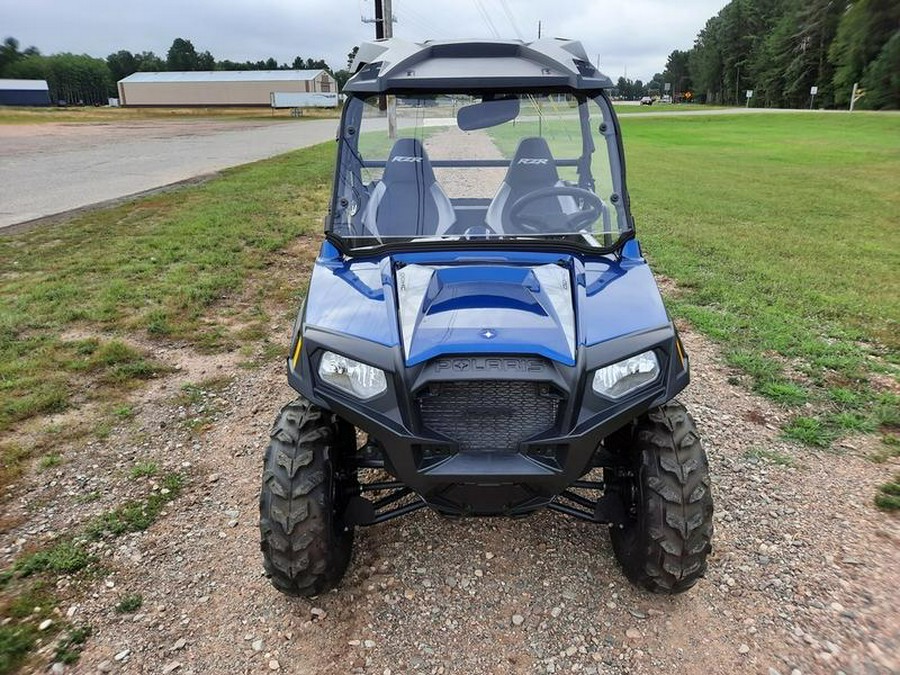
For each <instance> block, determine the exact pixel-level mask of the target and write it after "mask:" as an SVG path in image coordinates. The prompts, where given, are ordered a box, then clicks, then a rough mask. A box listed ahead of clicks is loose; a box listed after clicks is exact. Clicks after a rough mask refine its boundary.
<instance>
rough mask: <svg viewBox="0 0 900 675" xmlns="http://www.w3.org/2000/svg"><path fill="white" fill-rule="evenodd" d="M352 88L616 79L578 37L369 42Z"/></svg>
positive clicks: (531, 85) (510, 86) (462, 88)
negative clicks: (599, 67)
mask: <svg viewBox="0 0 900 675" xmlns="http://www.w3.org/2000/svg"><path fill="white" fill-rule="evenodd" d="M353 65H354V71H355V73H356V74H355V75H354V76H353V77H351V78H350V80H349V81H348V82H347V84H345V85H344V89H343V91H344V92H347V93H388V92H394V93H401V92H413V91H435V92H468V91H477V90H487V91H504V90H509V91H513V90H538V91H544V90H547V91H562V90H571V89H575V90H598V89H606V88H610V87H612V86H613V83H612V80H610V79H609V78H608V77H607V76H606V75H604V74H603V73H601V72H600V71H599V70H597V69H596V68H594V66H593V65H592V64H591V63H590V61H589V60H588V57H587V54H586V53H585V51H584V47H582V46H581V43H580V42H577V41H574V40H563V39H560V38H548V39H543V40H535V41H534V42H523V41H521V40H484V39H477V40H442V41H428V42H423V43H414V42H407V41H405V40H400V39H398V38H390V39H387V40H377V41H375V42H364V43H363V44H362V45H360V48H359V52H358V53H357V55H356V61H355V62H354V64H353Z"/></svg>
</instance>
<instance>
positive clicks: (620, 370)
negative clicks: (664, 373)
mask: <svg viewBox="0 0 900 675" xmlns="http://www.w3.org/2000/svg"><path fill="white" fill-rule="evenodd" d="M657 375H659V361H658V360H657V358H656V354H655V353H654V352H652V351H649V352H644V353H643V354H638V355H637V356H632V357H631V358H627V359H625V360H624V361H619V362H618V363H613V364H612V365H609V366H605V367H603V368H600V369H599V370H597V371H595V372H594V381H593V383H592V385H591V386H592V387H593V389H594V391H596V392H597V393H598V394H600V395H601V396H608V397H609V398H622V397H623V396H625V394H630V393H631V392H633V391H634V390H635V389H640V388H641V387H643V386H644V385H645V384H649V383H650V382H653V380H655V379H656V376H657Z"/></svg>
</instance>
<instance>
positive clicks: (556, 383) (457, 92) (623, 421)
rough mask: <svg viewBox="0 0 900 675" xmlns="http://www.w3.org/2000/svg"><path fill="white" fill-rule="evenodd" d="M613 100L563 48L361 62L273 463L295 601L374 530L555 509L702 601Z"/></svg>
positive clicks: (690, 461) (695, 496)
mask: <svg viewBox="0 0 900 675" xmlns="http://www.w3.org/2000/svg"><path fill="white" fill-rule="evenodd" d="M612 86H613V85H612V82H611V81H610V80H609V78H608V77H606V76H605V75H603V74H601V73H600V72H598V71H597V70H596V69H595V68H594V67H593V66H592V65H591V64H590V63H589V62H588V59H587V56H586V55H585V52H584V49H583V48H582V46H581V45H580V44H579V43H577V42H571V41H567V40H538V41H536V42H531V43H523V42H520V41H512V40H509V41H502V40H494V41H487V40H479V41H446V42H426V43H424V44H411V43H408V42H403V41H400V40H396V39H394V40H387V41H380V42H375V43H369V44H364V45H363V46H362V47H361V48H360V50H359V54H358V57H357V64H356V70H355V75H354V76H353V77H352V78H351V79H350V80H349V82H348V83H347V85H346V86H345V87H344V90H343V92H344V94H345V95H346V96H347V99H346V102H345V105H344V109H343V114H342V117H341V123H340V129H339V135H338V139H337V167H336V170H335V174H334V191H333V196H332V201H331V208H330V212H329V215H328V218H327V223H326V233H325V239H326V240H325V242H324V243H323V244H322V249H321V252H320V253H319V256H318V258H317V259H316V263H315V267H314V269H313V272H312V279H311V281H310V285H309V293H308V295H307V297H306V300H305V303H304V305H303V307H302V309H301V310H300V312H299V316H298V317H297V321H296V324H295V326H294V330H293V338H292V343H291V348H290V354H289V357H288V360H287V370H288V380H289V382H290V385H291V387H293V388H294V389H295V390H296V391H297V392H298V394H299V397H298V398H297V399H296V400H295V401H294V402H292V403H289V404H287V405H286V406H285V407H284V408H283V409H282V410H281V412H280V413H279V415H278V417H277V419H276V421H275V425H274V427H273V428H272V432H271V438H270V441H269V445H268V448H267V449H266V454H265V460H264V473H263V483H262V494H261V496H260V529H261V535H262V551H263V554H264V561H265V569H266V572H267V574H268V575H269V577H270V578H271V581H272V583H273V584H274V585H275V586H276V587H277V588H278V589H279V590H280V591H283V592H284V593H287V594H291V595H306V596H309V595H316V594H319V593H322V592H323V591H326V590H328V589H330V588H333V587H334V586H336V585H337V584H338V582H339V581H340V579H341V577H342V576H343V574H344V572H345V570H346V569H347V566H348V564H349V562H350V558H351V548H352V545H353V534H354V528H355V527H357V526H363V525H372V524H374V523H382V522H384V521H386V520H389V519H391V518H395V517H398V516H402V515H405V514H409V513H411V512H412V511H415V510H416V509H419V508H422V507H425V506H429V507H431V508H432V509H434V510H435V511H437V512H439V513H441V514H444V515H446V516H457V517H459V516H524V515H527V514H530V513H534V512H535V511H538V510H540V509H545V508H546V509H550V510H553V511H557V512H559V513H563V514H565V515H568V516H573V517H575V518H580V519H582V520H585V521H588V522H591V523H603V524H606V525H607V526H608V527H609V533H610V538H611V540H612V548H613V551H614V553H615V556H616V558H617V559H618V560H619V562H620V564H621V566H622V567H623V569H624V571H625V574H626V575H627V576H628V577H629V578H630V579H631V580H632V581H633V582H635V583H637V584H639V585H640V586H642V587H643V588H645V589H648V590H650V591H654V592H660V593H678V592H681V591H684V590H686V589H688V588H690V587H691V586H692V585H694V583H696V582H697V580H698V579H699V578H700V577H702V576H703V574H704V572H705V570H706V557H707V554H708V553H709V551H710V542H711V538H712V531H713V523H712V511H713V505H712V495H711V492H710V481H709V469H708V465H707V460H706V456H705V454H704V452H703V449H702V447H701V445H700V438H699V437H698V434H697V430H696V427H695V426H694V422H693V420H692V419H691V417H690V416H689V415H688V413H687V411H686V410H685V409H684V407H683V406H682V405H681V404H680V403H678V402H676V401H675V400H674V397H675V396H676V395H677V394H678V393H679V392H680V391H681V390H682V389H684V388H685V387H686V386H687V384H688V379H689V376H688V358H687V356H686V355H685V352H684V348H683V346H682V344H681V341H680V339H679V337H678V331H677V330H676V329H675V326H674V325H673V323H672V321H671V319H670V318H669V316H668V314H667V313H666V309H665V307H664V306H663V302H662V299H661V298H660V294H659V290H658V289H657V286H656V283H655V282H654V279H653V276H652V274H651V272H650V269H649V267H648V266H647V263H646V262H645V260H644V258H643V257H642V256H641V248H640V246H639V244H638V241H637V239H636V238H635V230H634V221H633V219H632V215H631V211H630V209H629V199H628V191H627V189H626V186H625V165H624V158H623V151H622V140H621V136H620V132H619V124H618V122H617V120H616V116H615V114H614V112H613V109H612V106H611V104H610V101H609V98H608V96H607V94H606V90H607V89H609V88H610V87H612ZM601 471H602V474H601ZM601 476H602V478H601Z"/></svg>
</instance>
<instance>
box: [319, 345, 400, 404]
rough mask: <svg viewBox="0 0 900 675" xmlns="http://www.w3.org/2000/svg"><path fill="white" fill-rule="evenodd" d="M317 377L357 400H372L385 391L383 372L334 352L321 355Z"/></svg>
mask: <svg viewBox="0 0 900 675" xmlns="http://www.w3.org/2000/svg"><path fill="white" fill-rule="evenodd" d="M319 377H320V378H321V379H322V380H323V381H325V382H327V383H328V384H331V385H334V386H335V387H337V388H338V389H343V390H344V391H346V392H347V393H348V394H353V395H354V396H356V397H358V398H372V397H373V396H377V395H378V394H381V393H383V392H385V391H387V379H386V378H385V376H384V371H383V370H380V369H379V368H374V367H372V366H367V365H366V364H365V363H360V362H359V361H354V360H353V359H348V358H347V357H346V356H341V355H340V354H335V353H334V352H325V353H324V354H323V355H322V360H321V361H319Z"/></svg>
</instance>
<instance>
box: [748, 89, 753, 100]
mask: <svg viewBox="0 0 900 675" xmlns="http://www.w3.org/2000/svg"><path fill="white" fill-rule="evenodd" d="M747 98H753V90H752V89H748V90H747Z"/></svg>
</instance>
